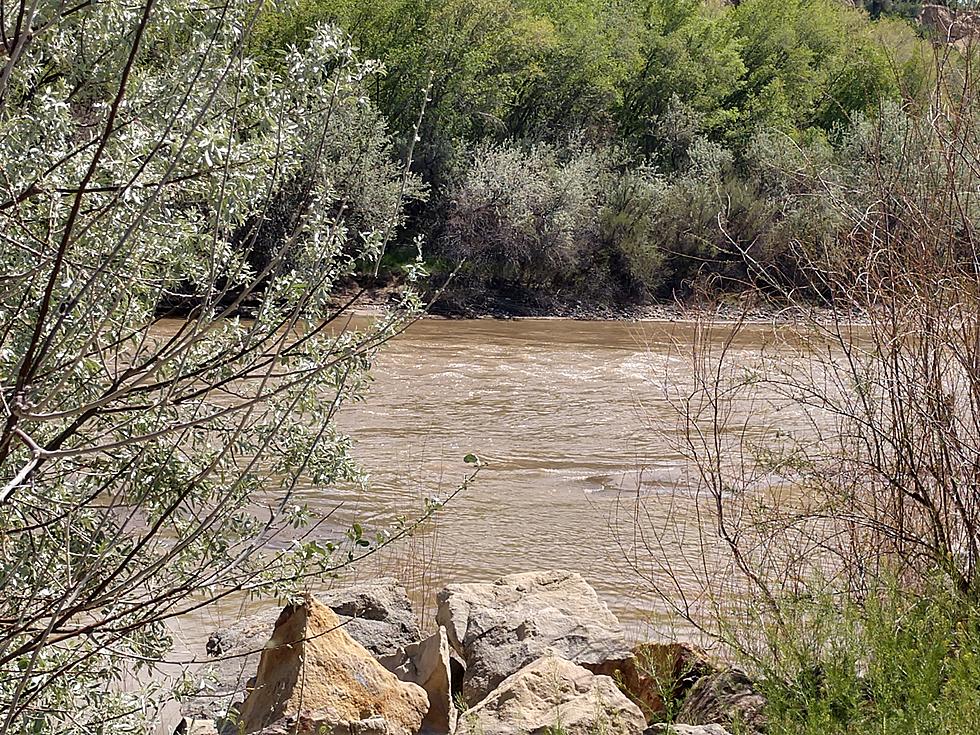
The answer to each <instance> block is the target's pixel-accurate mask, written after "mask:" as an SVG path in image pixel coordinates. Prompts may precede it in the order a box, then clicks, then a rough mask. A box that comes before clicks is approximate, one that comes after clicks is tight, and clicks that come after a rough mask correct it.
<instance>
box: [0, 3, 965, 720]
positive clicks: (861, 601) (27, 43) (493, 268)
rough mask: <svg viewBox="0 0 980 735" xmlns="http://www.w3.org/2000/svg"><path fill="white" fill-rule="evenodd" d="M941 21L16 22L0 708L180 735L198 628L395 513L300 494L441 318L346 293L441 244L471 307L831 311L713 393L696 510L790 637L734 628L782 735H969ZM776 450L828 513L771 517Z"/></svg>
mask: <svg viewBox="0 0 980 735" xmlns="http://www.w3.org/2000/svg"><path fill="white" fill-rule="evenodd" d="M15 4H17V3H15ZM915 13H916V8H915V6H914V5H913V4H909V3H899V2H894V3H890V2H877V1H876V2H870V3H868V4H867V7H866V8H854V7H851V6H849V5H845V4H842V3H839V2H837V1H836V0H786V1H785V2H780V3H774V2H771V0H743V1H742V2H739V3H733V4H726V3H721V2H701V1H699V0H608V1H607V2H594V1H593V0H562V1H560V0H550V1H549V0H295V2H288V3H283V4H279V5H271V6H266V5H263V4H261V3H253V2H251V1H250V0H232V1H230V2H228V3H224V4H214V5H209V4H202V3H199V2H198V1H197V0H145V2H142V3H135V4H123V3H116V2H101V3H84V2H83V3H80V4H77V5H72V6H66V5H65V4H64V3H44V2H40V3H39V2H27V1H26V0H24V1H22V2H20V3H19V7H18V8H17V9H16V12H4V13H0V31H2V32H0V49H2V53H0V171H2V176H0V581H2V584H3V589H4V594H3V595H2V596H0V733H8V732H9V733H15V732H16V733H43V732H65V733H75V732H77V733H83V732H84V733H119V732H145V731H146V730H147V729H148V728H149V726H150V724H151V723H152V722H153V721H154V720H155V719H156V718H157V715H158V709H157V708H158V707H159V705H160V703H161V702H162V701H164V700H166V699H167V698H168V697H173V696H180V694H181V691H182V690H181V687H180V686H179V685H174V686H169V687H164V686H162V685H161V684H160V681H161V680H160V678H154V676H153V674H154V673H155V672H156V669H155V667H156V666H157V665H158V664H160V663H161V662H162V661H164V660H165V659H166V656H167V655H168V653H169V652H170V651H171V649H172V641H171V638H170V634H169V628H168V625H167V624H168V621H170V620H171V619H172V618H174V617H175V616H177V615H180V614H183V613H187V612H191V611H194V610H197V609H199V608H201V607H205V606H207V605H209V604H211V603H213V602H215V601H217V600H220V599H223V598H227V597H229V596H232V595H241V596H243V595H266V596H277V597H279V598H290V597H292V596H294V595H296V594H297V593H298V592H299V591H300V590H302V589H303V587H304V585H305V580H307V579H308V578H310V577H318V578H322V577H323V576H324V575H329V574H332V573H334V572H336V571H337V570H339V569H341V568H343V567H344V566H346V565H347V564H350V563H352V562H354V561H356V560H357V558H358V555H359V554H362V553H367V552H369V551H370V549H372V548H374V547H373V544H374V543H382V542H384V541H385V539H387V538H390V536H385V535H379V536H377V537H375V536H373V535H371V534H368V533H367V532H365V530H364V529H363V528H362V527H361V526H360V525H359V524H354V525H352V526H351V527H350V528H349V529H348V528H337V527H330V526H328V525H326V521H327V519H324V518H317V517H314V516H313V514H312V512H311V511H310V509H309V508H307V507H306V506H305V505H304V501H303V497H304V491H305V490H307V489H308V488H309V487H311V486H312V487H317V486H322V485H328V484H351V485H356V484H357V483H358V482H360V481H361V479H362V478H361V476H360V475H359V473H358V471H357V466H356V463H355V462H354V460H353V458H352V457H351V454H350V441H349V440H348V439H347V437H345V436H344V435H343V434H342V433H341V432H340V431H339V430H338V429H337V427H336V425H335V422H334V419H335V416H336V412H337V411H338V410H339V408H340V406H341V405H342V404H344V403H346V402H348V401H353V400H357V399H358V398H359V397H360V395H361V393H362V391H363V389H364V387H365V385H366V384H367V382H368V379H369V378H368V370H369V368H370V365H371V360H372V357H373V355H374V354H375V352H376V350H377V349H378V348H379V347H380V346H381V345H382V344H383V343H384V342H385V341H386V340H387V339H389V338H390V337H392V336H393V335H396V334H397V333H398V332H399V330H400V329H401V328H402V326H403V325H404V324H405V322H406V320H407V319H409V318H411V316H412V315H414V314H416V313H417V312H418V309H419V307H420V301H419V300H418V298H417V295H416V294H415V292H414V291H413V290H412V289H411V288H405V289H404V290H400V291H398V301H397V303H396V304H395V308H394V309H393V310H392V311H391V313H386V314H384V315H383V316H382V317H381V318H379V320H378V321H377V322H376V323H375V324H373V325H372V326H369V327H367V328H366V329H365V330H364V331H363V332H353V331H350V330H347V331H343V332H342V333H341V332H340V331H339V330H335V329H334V328H333V326H332V325H333V324H335V323H336V322H337V320H338V319H339V318H340V317H341V316H343V315H344V313H345V308H344V307H343V306H339V307H338V306H337V303H336V297H337V290H338V286H339V285H340V284H343V283H344V282H345V281H347V280H349V279H358V280H360V281H362V282H365V283H366V282H369V281H371V280H372V279H373V278H375V277H376V276H377V274H378V273H379V272H381V273H382V275H383V276H384V277H385V279H391V278H393V277H394V274H396V273H397V274H398V276H399V277H400V278H401V279H402V280H400V281H399V285H402V286H404V285H406V283H408V284H410V283H411V282H413V281H414V280H416V279H418V278H424V277H426V274H427V271H428V272H430V273H431V278H432V282H433V284H434V285H441V284H442V283H443V281H445V279H446V278H447V276H448V275H449V274H450V273H452V272H456V277H455V279H454V280H453V282H452V284H451V293H450V296H451V298H454V299H456V300H458V301H460V302H462V303H477V304H479V302H480V300H481V299H487V298H493V297H497V296H507V297H518V298H520V299H522V300H526V301H531V302H536V303H537V304H540V305H543V306H545V307H547V306H549V305H555V304H558V305H560V304H562V303H567V302H570V301H578V300H585V301H589V302H592V303H613V304H622V303H624V302H626V301H630V300H639V299H646V298H651V297H661V298H663V297H668V296H671V295H674V294H680V295H686V294H688V293H691V292H693V291H695V290H697V289H698V288H699V287H700V286H701V285H702V284H705V283H708V282H713V283H714V284H715V285H720V287H721V289H722V290H736V291H737V290H740V289H752V290H753V291H755V292H761V293H764V294H771V295H772V296H773V297H775V298H779V299H781V300H783V301H784V302H786V303H790V304H796V305H805V304H808V303H812V301H813V300H814V299H815V298H819V299H820V300H821V301H822V303H823V304H825V305H829V306H831V307H832V308H833V309H834V310H833V311H832V312H831V313H832V315H834V316H838V317H841V318H840V319H839V320H837V321H833V322H832V327H833V329H831V328H828V327H827V326H826V324H825V323H824V322H816V323H806V324H805V325H804V326H803V327H801V331H802V333H803V335H804V336H805V337H806V338H807V339H808V340H811V342H810V343H811V344H815V345H820V346H824V347H827V346H828V345H829V347H827V349H826V350H825V351H824V352H822V353H820V354H826V355H828V357H827V358H826V362H825V363H819V362H817V361H815V360H811V361H810V362H808V364H807V366H806V367H807V371H804V372H803V374H802V375H793V374H788V373H787V372H786V371H785V370H784V366H777V367H776V369H774V371H773V372H772V373H769V374H765V373H760V372H753V373H752V374H750V375H746V374H744V373H740V374H739V378H740V381H741V382H738V381H736V384H735V385H733V386H729V385H725V384H724V381H723V380H722V379H721V376H722V375H723V371H722V370H721V368H720V367H719V368H718V369H715V367H716V366H715V364H714V363H713V361H712V360H711V359H709V358H710V357H711V356H710V355H708V356H707V357H705V359H699V360H698V361H697V364H696V365H695V366H694V369H695V370H701V371H702V373H699V374H698V375H697V377H698V379H699V380H701V381H702V383H701V384H700V385H699V390H698V391H696V392H695V393H694V394H693V395H687V396H684V397H683V398H684V400H685V401H687V403H686V404H685V405H686V407H687V409H688V410H689V411H690V413H689V414H688V416H687V418H688V419H689V420H690V424H689V428H690V431H688V432H687V433H686V434H685V437H687V438H688V439H689V440H692V445H691V446H689V447H687V448H686V449H687V450H689V451H688V456H690V457H691V460H692V466H695V467H697V469H699V470H700V471H701V473H702V480H703V481H704V484H705V485H706V488H705V490H706V492H705V493H703V494H699V495H698V501H699V502H701V500H702V499H703V500H704V502H707V503H709V505H708V506H707V507H706V509H705V514H704V516H703V517H705V518H711V517H712V514H717V516H718V517H717V524H716V527H715V528H712V529H711V531H712V532H713V533H714V534H715V538H716V540H717V538H718V537H721V539H722V540H723V541H724V543H725V544H727V545H728V547H729V551H731V552H732V558H733V559H734V560H735V561H734V567H735V568H734V570H733V574H732V577H731V578H732V579H735V578H736V577H738V576H739V575H741V577H742V578H744V579H746V580H748V582H749V583H750V584H747V585H746V587H747V588H749V590H750V592H752V593H754V595H753V594H749V593H746V596H745V597H740V598H737V599H738V601H739V602H742V601H747V602H748V603H749V607H750V609H751V611H752V613H753V614H755V615H756V616H757V617H756V619H755V620H754V621H752V622H753V624H754V625H753V626H752V627H751V628H750V630H751V631H752V632H753V633H755V634H756V635H758V634H760V633H761V640H757V641H756V642H757V643H758V644H759V645H758V646H757V647H756V648H754V649H753V647H752V646H751V645H749V644H748V643H747V642H746V641H745V640H744V638H743V639H739V638H738V637H737V636H734V637H731V638H730V641H731V642H732V644H733V646H735V647H736V648H738V647H739V645H741V648H740V650H741V652H742V653H743V654H745V655H746V659H747V660H748V661H750V662H751V663H752V664H753V665H754V666H755V667H756V669H757V671H760V672H762V673H764V674H766V675H767V686H768V693H769V694H770V697H771V702H772V708H771V709H772V711H771V715H772V718H773V720H772V722H773V732H777V733H780V732H785V733H816V732H840V733H845V732H887V733H891V732H894V733H903V732H910V731H911V732H915V731H919V732H935V731H940V732H950V733H955V732H968V731H973V730H974V729H975V725H976V722H977V719H978V715H977V711H976V678H977V672H978V670H980V667H978V666H977V663H976V658H975V655H976V650H977V646H978V641H980V635H978V633H977V631H978V630H980V624H978V622H977V621H978V619H980V614H978V613H977V606H978V604H980V581H978V580H980V530H978V529H980V491H978V484H980V483H978V478H980V448H978V444H980V277H978V269H977V265H976V264H977V255H976V253H977V249H976V246H975V241H974V240H975V238H974V233H975V231H976V225H977V219H978V216H980V215H978V210H977V206H976V202H975V199H976V194H975V192H976V190H977V184H976V176H977V174H976V172H978V171H980V145H978V144H977V136H976V131H977V130H978V129H980V125H978V124H977V120H978V118H977V116H976V114H975V109H976V102H975V94H974V93H975V83H974V81H973V76H972V75H973V72H974V69H973V64H972V56H971V54H970V53H969V51H970V50H969V48H965V51H964V48H963V47H962V45H961V46H959V47H951V46H937V47H934V46H933V45H932V43H931V41H930V40H929V39H928V38H927V37H924V36H926V35H927V34H924V32H922V31H921V30H920V29H918V28H917V27H915V26H914V25H911V24H910V23H909V22H908V18H914V17H915ZM967 46H968V44H967ZM372 59H379V60H380V62H381V63H383V65H384V68H385V69H386V70H383V69H382V66H381V63H378V62H376V61H372ZM406 162H407V163H408V164H410V165H405V163H406ZM423 243H425V249H424V250H423V249H422V244H423ZM175 307H179V308H180V310H181V313H183V315H184V316H186V317H187V318H186V319H185V320H182V321H180V322H179V323H161V320H162V317H163V316H164V315H166V314H172V313H174V309H175ZM855 311H860V312H862V313H863V314H864V315H865V316H866V317H867V319H868V330H869V331H868V337H867V339H866V341H865V342H864V343H862V346H861V347H860V349H855V348H854V344H853V340H850V339H849V337H850V333H849V331H848V327H849V321H848V319H849V316H850V315H852V314H853V313H854V312H855ZM835 330H836V331H835ZM736 332H737V330H736ZM732 339H734V336H733V337H732ZM701 347H702V346H701V345H700V344H695V345H694V349H693V350H692V353H693V354H694V356H695V357H696V358H700V357H701V355H700V354H699V353H698V350H699V349H700V348H701ZM835 350H836V352H835ZM840 354H844V355H845V356H846V357H847V359H846V360H838V359H837V356H838V355H840ZM724 357H725V356H724V355H722V358H723V359H724ZM736 367H737V368H741V367H744V366H736ZM818 368H821V369H818ZM767 383H768V384H769V385H774V386H778V389H779V390H781V391H783V392H784V393H783V394H784V395H785V396H787V397H788V398H789V399H790V401H795V402H796V404H795V405H796V407H797V408H800V409H801V410H803V411H804V413H805V412H806V411H823V412H827V413H830V414H831V415H832V416H833V425H834V426H835V427H836V428H837V429H838V432H837V433H835V434H834V435H833V436H831V437H829V438H828V437H819V438H818V439H819V441H818V440H816V439H814V438H813V437H806V438H804V439H800V438H799V437H797V439H798V441H797V443H796V444H793V442H791V441H789V440H788V439H787V437H786V434H785V433H782V427H777V428H778V431H777V432H775V433H774V434H773V435H772V436H771V437H763V439H764V440H766V445H765V446H764V447H763V450H764V451H762V452H759V447H758V446H755V447H749V446H738V445H737V444H738V442H739V441H742V440H744V439H745V438H746V437H745V433H744V432H741V433H740V430H739V427H731V426H726V425H725V423H724V422H725V417H726V415H727V414H726V412H725V409H726V408H727V407H728V406H730V405H731V403H732V401H734V400H737V396H738V393H739V391H740V390H748V391H749V392H750V393H751V391H752V390H756V389H758V388H759V387H760V386H762V385H765V384H767ZM814 418H815V417H814ZM812 425H813V426H819V425H821V424H820V422H819V421H816V420H814V421H813V422H812ZM692 427H693V428H692ZM748 438H749V439H755V440H758V437H748ZM698 440H700V441H702V442H703V446H698V445H697V441H698ZM731 442H734V443H735V445H734V446H733V445H732V444H731ZM729 450H730V451H729ZM753 452H755V453H754V454H753ZM760 455H762V456H761V459H764V460H765V462H764V463H760V461H759V460H760ZM467 461H471V462H473V463H476V462H477V460H476V458H475V457H473V456H472V455H469V456H468V457H467ZM760 466H761V467H762V471H763V472H773V471H774V469H775V470H778V472H779V473H781V474H780V475H779V480H780V481H781V482H792V483H793V486H794V487H800V488H804V489H805V490H806V492H805V493H802V496H803V498H804V499H805V500H806V502H805V503H802V504H800V503H797V504H795V505H794V504H780V503H776V504H773V505H771V506H769V507H760V505H761V503H760V494H759V493H758V492H757V490H758V488H759V484H758V482H757V481H758V480H759V478H760V474H758V473H759V470H760ZM787 478H788V479H787ZM686 490H687V489H685V491H686ZM658 502H660V500H659V499H658ZM801 505H802V507H801ZM730 509H731V510H733V511H734V512H730ZM431 510H432V506H431V505H426V506H425V507H423V508H420V509H418V513H419V514H421V515H424V514H426V513H428V512H430V511H431ZM753 512H762V515H761V516H753V515H752V513H753ZM753 520H759V522H758V523H757V524H753V523H752V522H753ZM836 524H839V525H836ZM828 528H831V529H832V530H833V531H834V533H830V534H828V533H827V530H828ZM840 529H842V530H840ZM385 530H388V531H392V532H395V533H396V535H397V532H400V531H398V529H385ZM838 530H840V532H837V531H838ZM777 536H779V538H780V539H781V541H784V542H785V543H781V542H780V543H777V542H774V540H773V539H774V538H776V537H777ZM773 549H776V550H777V551H778V553H775V554H772V555H770V556H766V554H767V553H769V552H771V551H772V550H773ZM786 550H791V551H793V552H794V553H793V554H787V553H784V552H786ZM828 560H829V563H827V564H824V562H825V561H828ZM698 561H700V560H698ZM705 568H706V567H705ZM827 569H832V570H833V571H834V572H835V574H834V575H832V578H831V579H830V580H827V578H826V577H822V576H821V573H823V572H826V570H827ZM772 579H776V580H777V581H778V583H779V585H781V586H779V587H778V588H777V587H775V586H772V585H771V584H770V582H771V580H772ZM828 581H829V582H831V583H830V584H825V583H826V582H828ZM742 591H743V592H744V591H745V590H742ZM826 600H831V601H832V602H831V603H827V602H826ZM716 621H717V622H720V623H721V624H727V623H729V622H731V621H730V620H729V619H726V618H724V617H722V616H719V617H718V618H717V619H716ZM794 623H795V625H794ZM801 631H803V632H805V633H806V635H801V634H800V632H801ZM722 633H724V631H722ZM147 681H149V683H148V684H146V682H147ZM171 683H172V682H171ZM143 684H146V686H143ZM882 722H885V725H882V724H881V723H882Z"/></svg>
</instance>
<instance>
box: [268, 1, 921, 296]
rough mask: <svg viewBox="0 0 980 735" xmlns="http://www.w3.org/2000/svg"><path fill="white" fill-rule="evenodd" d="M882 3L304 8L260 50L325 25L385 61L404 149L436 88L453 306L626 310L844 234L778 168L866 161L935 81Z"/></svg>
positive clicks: (436, 190)
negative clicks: (800, 162) (590, 303)
mask: <svg viewBox="0 0 980 735" xmlns="http://www.w3.org/2000/svg"><path fill="white" fill-rule="evenodd" d="M871 5H872V6H874V7H869V9H870V10H872V11H873V12H874V14H875V15H876V16H877V18H878V19H877V20H875V21H872V20H871V18H870V16H869V14H868V12H866V11H865V10H863V9H855V8H852V7H849V6H846V5H845V4H843V3H841V2H839V0H789V1H788V2H780V3H776V4H773V3H772V2H767V1H766V0H746V1H745V2H741V3H737V4H733V5H729V4H727V3H721V2H717V3H715V2H708V3H706V2H701V1H700V0H629V1H627V0H620V1H616V2H601V3H596V2H591V0H570V1H568V2H549V1H548V0H357V1H356V2H355V1H354V0H298V1H297V2H296V3H295V4H293V5H289V6H288V7H286V8H283V9H281V10H279V11H277V12H272V13H269V14H267V15H265V16H264V17H263V18H262V20H261V22H260V27H259V30H258V33H257V38H256V40H255V44H256V45H257V46H258V48H259V49H261V53H262V54H264V55H265V58H266V59H267V62H268V63H270V64H275V63H277V58H279V50H281V49H285V48H287V47H289V46H290V45H292V44H298V45H300V46H302V45H303V44H305V43H307V42H308V39H309V31H308V29H309V28H310V27H312V26H313V24H314V23H316V22H321V21H327V22H331V23H336V24H338V25H339V26H340V27H342V28H344V29H345V30H346V31H347V32H349V33H350V34H351V37H352V40H353V43H354V44H355V45H356V46H357V47H359V48H360V49H361V50H362V52H363V53H364V54H366V55H367V56H369V57H372V58H378V59H380V60H381V61H382V62H383V63H384V64H385V66H386V69H387V71H386V73H385V74H383V75H378V77H377V78H375V79H374V80H373V82H372V83H371V84H370V85H369V87H370V90H371V94H372V96H373V98H374V100H375V101H376V103H377V105H378V107H379V109H380V110H381V112H382V113H383V114H384V115H385V117H386V118H387V120H388V123H389V125H390V127H391V130H392V131H393V132H394V134H395V135H396V138H397V139H398V140H400V141H401V144H400V149H401V151H402V153H403V155H404V154H405V153H406V152H407V150H408V147H409V146H408V144H409V143H410V142H411V139H412V136H413V135H414V132H415V127H416V121H417V120H418V118H419V114H420V111H421V110H420V108H421V105H422V103H423V91H424V90H428V103H427V106H426V109H425V114H424V115H423V116H422V118H421V125H420V126H419V128H418V137H419V139H418V141H417V144H416V145H415V146H414V151H413V152H414V158H415V162H414V170H415V171H416V172H417V173H418V174H419V176H420V177H421V179H422V180H423V181H425V182H426V183H427V185H428V186H429V197H428V200H427V202H426V203H425V204H424V205H419V206H416V207H414V208H413V209H412V212H411V215H412V216H411V221H410V227H409V233H422V234H424V235H425V236H426V237H427V240H428V247H427V255H428V257H429V259H430V263H431V264H432V266H433V270H434V271H435V279H436V281H439V279H440V277H444V276H445V275H446V273H447V272H448V271H449V270H451V269H452V268H454V267H455V266H456V265H457V264H458V263H463V266H462V268H461V270H460V272H459V273H458V274H457V277H456V279H455V281H454V290H455V292H456V293H457V295H468V297H478V296H479V295H480V294H484V293H487V292H489V293H491V294H511V295H514V294H516V295H520V296H523V297H530V298H536V299H537V300H539V301H541V302H542V303H548V302H554V301H555V300H559V301H560V300H562V299H585V300H594V301H598V302H622V301H624V300H629V299H637V298H644V297H648V296H651V295H653V296H658V297H669V296H671V295H672V294H675V293H680V294H684V293H688V292H690V291H691V290H692V288H694V287H696V285H697V282H698V280H699V278H698V277H699V276H700V277H701V278H702V279H703V278H704V277H706V276H709V275H712V274H721V275H724V276H726V277H727V278H730V279H734V281H735V282H734V283H730V284H728V285H727V287H728V288H736V289H739V288H743V287H745V286H748V285H758V284H757V283H754V284H753V283H745V281H746V279H748V280H749V281H752V279H753V274H752V273H751V272H750V269H747V268H746V266H745V262H746V260H747V259H749V260H756V261H759V262H760V263H761V264H764V265H766V266H768V265H776V266H778V267H779V268H780V269H782V270H784V271H787V272H792V271H793V270H794V269H795V268H796V265H797V264H796V256H795V255H794V254H792V253H791V252H790V251H791V250H792V248H791V241H792V240H793V239H794V235H795V234H796V230H797V228H798V227H799V226H800V224H801V223H805V226H806V227H807V228H808V230H810V231H812V232H813V234H814V235H815V236H817V239H830V238H832V237H833V236H834V234H835V229H834V228H835V223H834V222H833V221H830V220H828V219H827V218H826V216H824V215H825V212H823V211H822V210H821V207H820V203H819V202H818V201H814V199H813V198H812V197H805V196H802V194H803V192H799V191H797V190H796V189H797V187H796V185H795V183H794V182H793V180H792V178H791V177H789V176H786V175H774V173H773V172H774V171H776V170H783V169H785V168H786V167H787V166H786V165H785V164H786V161H785V157H786V156H793V155H794V153H795V152H801V153H803V154H805V155H807V156H809V155H815V156H819V157H823V158H827V157H836V158H838V159H841V158H846V157H852V158H853V163H854V164H855V165H858V166H860V165H863V164H865V163H867V153H868V152H867V150H866V147H863V146H861V145H855V139H856V138H860V137H861V136H862V135H863V134H864V133H863V132H862V131H863V129H864V127H863V126H864V125H865V121H866V120H867V119H869V117H870V118H872V119H874V118H876V117H877V116H878V114H879V111H881V110H883V109H884V110H885V111H886V112H887V114H888V115H889V116H890V117H891V118H892V119H893V121H894V124H896V125H900V124H901V122H900V121H899V119H909V118H914V116H915V115H916V114H917V112H918V111H919V110H921V108H922V106H923V104H924V103H925V102H926V101H927V99H928V95H929V89H930V69H931V68H932V51H931V47H930V45H929V44H928V43H926V42H925V41H923V40H922V38H921V37H920V33H919V32H918V31H917V29H916V28H915V27H913V26H912V25H910V24H909V23H907V22H906V21H905V20H904V19H902V18H900V17H898V16H897V15H896V13H899V12H905V13H906V15H914V12H915V9H914V8H910V6H909V5H908V4H901V3H898V4H892V3H872V4H871ZM841 163H842V165H844V166H848V165H849V163H850V161H847V160H842V161H841ZM810 193H812V192H810ZM791 195H792V196H791ZM404 239H405V240H406V241H410V240H411V237H409V236H408V235H407V234H406V236H405V237H404ZM411 252H412V253H414V250H412V251H411ZM393 255H397V252H396V253H394V254H393Z"/></svg>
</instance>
